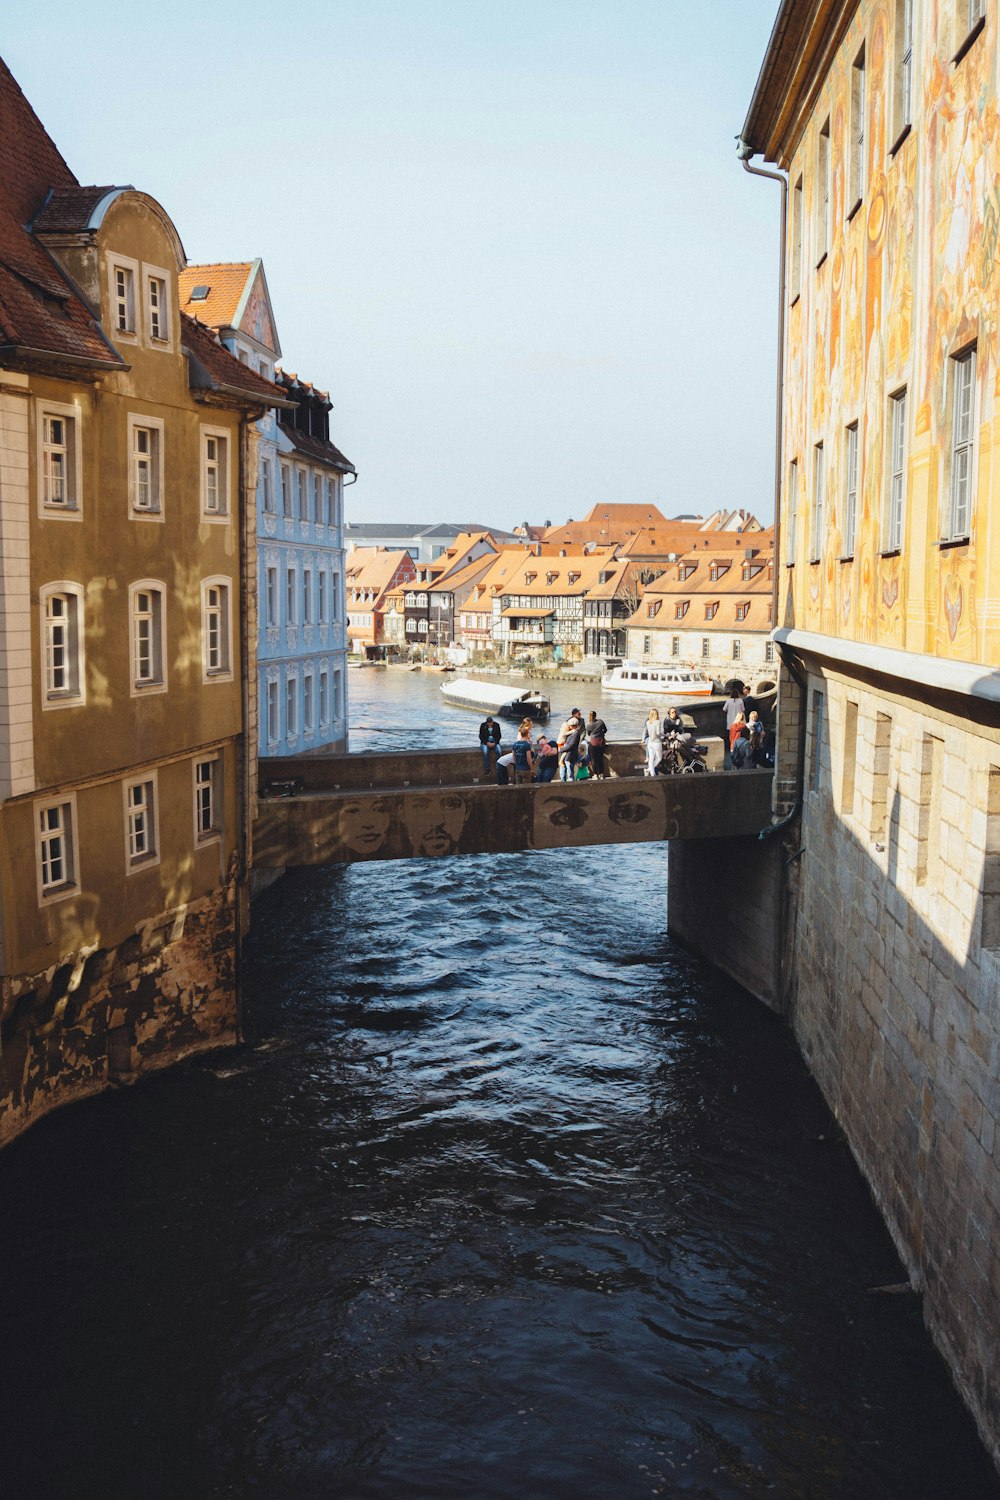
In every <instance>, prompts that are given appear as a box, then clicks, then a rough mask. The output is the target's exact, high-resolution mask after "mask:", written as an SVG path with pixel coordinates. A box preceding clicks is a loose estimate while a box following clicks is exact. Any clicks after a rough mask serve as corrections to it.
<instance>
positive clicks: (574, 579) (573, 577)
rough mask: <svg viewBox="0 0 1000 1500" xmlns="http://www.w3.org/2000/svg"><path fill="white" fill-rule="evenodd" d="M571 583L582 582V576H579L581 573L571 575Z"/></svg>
mask: <svg viewBox="0 0 1000 1500" xmlns="http://www.w3.org/2000/svg"><path fill="white" fill-rule="evenodd" d="M569 581H570V583H579V581H580V575H579V573H570V575H569Z"/></svg>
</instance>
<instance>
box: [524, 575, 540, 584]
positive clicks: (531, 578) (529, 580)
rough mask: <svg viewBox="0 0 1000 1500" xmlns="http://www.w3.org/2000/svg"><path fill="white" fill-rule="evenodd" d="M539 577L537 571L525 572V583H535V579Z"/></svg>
mask: <svg viewBox="0 0 1000 1500" xmlns="http://www.w3.org/2000/svg"><path fill="white" fill-rule="evenodd" d="M537 577H538V574H537V573H525V575H524V581H525V583H534V581H535V579H536V578H537Z"/></svg>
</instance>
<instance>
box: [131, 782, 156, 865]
mask: <svg viewBox="0 0 1000 1500" xmlns="http://www.w3.org/2000/svg"><path fill="white" fill-rule="evenodd" d="M124 791H125V858H126V868H127V869H128V870H129V871H131V870H134V869H137V868H138V867H139V866H140V865H148V864H155V862H156V859H157V856H158V853H159V849H158V839H159V835H158V829H157V812H156V778H155V776H153V777H147V778H145V779H144V780H141V781H126V782H125V786H124Z"/></svg>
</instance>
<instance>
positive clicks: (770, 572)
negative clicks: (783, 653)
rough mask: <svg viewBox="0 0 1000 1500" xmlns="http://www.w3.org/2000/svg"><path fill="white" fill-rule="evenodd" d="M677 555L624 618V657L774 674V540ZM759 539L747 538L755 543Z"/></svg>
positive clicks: (727, 672) (728, 673)
mask: <svg viewBox="0 0 1000 1500" xmlns="http://www.w3.org/2000/svg"><path fill="white" fill-rule="evenodd" d="M760 536H762V537H763V538H765V539H766V542H767V544H766V545H765V546H761V547H758V546H755V545H748V546H745V547H742V548H739V549H734V550H730V551H721V550H719V549H718V548H712V549H711V550H710V551H708V552H706V551H704V550H692V551H690V552H684V553H681V555H680V556H679V557H678V558H676V559H675V560H673V561H671V562H670V563H669V564H668V565H667V566H666V567H665V568H664V570H663V572H662V573H660V575H659V577H657V578H654V579H653V580H651V581H650V582H649V583H647V584H646V585H645V587H644V589H643V591H642V597H641V598H640V599H639V600H638V601H637V603H636V605H635V608H634V610H633V612H632V614H631V616H630V618H629V619H628V621H627V627H626V628H627V632H628V639H627V643H626V651H625V655H627V656H628V657H629V658H630V659H631V660H633V661H638V662H647V663H650V664H655V665H658V666H662V665H663V664H665V663H673V664H674V665H675V666H677V665H683V666H689V667H698V668H700V669H701V670H702V671H705V672H708V673H716V674H717V675H719V676H722V677H733V676H739V675H740V674H741V673H747V674H751V673H754V672H758V671H763V670H766V671H773V665H772V664H773V662H774V645H773V642H772V640H771V631H772V629H773V628H774V620H773V615H772V603H773V591H774V543H773V541H772V540H771V539H770V534H769V533H761V534H760ZM757 540H758V534H756V533H755V534H753V535H752V536H748V537H747V541H748V543H755V542H756V541H757Z"/></svg>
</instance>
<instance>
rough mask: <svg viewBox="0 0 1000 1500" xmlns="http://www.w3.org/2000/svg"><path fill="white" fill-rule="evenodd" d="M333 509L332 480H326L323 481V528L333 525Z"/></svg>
mask: <svg viewBox="0 0 1000 1500" xmlns="http://www.w3.org/2000/svg"><path fill="white" fill-rule="evenodd" d="M333 507H334V502H333V480H332V479H330V478H327V479H325V480H324V481H323V524H324V525H325V526H332V525H333V515H334V508H333Z"/></svg>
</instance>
